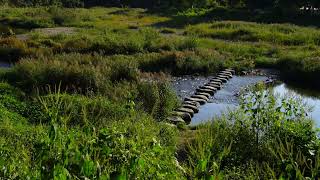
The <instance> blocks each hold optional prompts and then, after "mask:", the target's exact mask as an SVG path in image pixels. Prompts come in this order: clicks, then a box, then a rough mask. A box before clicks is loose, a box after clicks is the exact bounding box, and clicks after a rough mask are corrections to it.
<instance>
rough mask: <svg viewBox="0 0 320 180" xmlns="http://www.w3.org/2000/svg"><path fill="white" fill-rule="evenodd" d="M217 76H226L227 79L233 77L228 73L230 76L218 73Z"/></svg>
mask: <svg viewBox="0 0 320 180" xmlns="http://www.w3.org/2000/svg"><path fill="white" fill-rule="evenodd" d="M218 76H226V77H228V78H229V79H230V78H232V77H233V75H232V74H231V73H230V74H223V73H219V74H218Z"/></svg>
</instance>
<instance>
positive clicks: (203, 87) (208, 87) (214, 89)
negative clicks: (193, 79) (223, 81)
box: [200, 85, 217, 91]
mask: <svg viewBox="0 0 320 180" xmlns="http://www.w3.org/2000/svg"><path fill="white" fill-rule="evenodd" d="M200 88H201V89H210V90H213V91H217V88H215V87H212V86H206V85H204V86H201V87H200Z"/></svg>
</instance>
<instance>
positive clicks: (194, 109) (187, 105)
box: [182, 104, 200, 113]
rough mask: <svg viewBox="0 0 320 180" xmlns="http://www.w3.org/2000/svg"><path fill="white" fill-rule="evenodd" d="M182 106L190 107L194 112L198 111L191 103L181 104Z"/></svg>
mask: <svg viewBox="0 0 320 180" xmlns="http://www.w3.org/2000/svg"><path fill="white" fill-rule="evenodd" d="M199 106H200V105H199ZM182 107H183V108H188V109H192V110H193V112H194V113H198V112H199V107H197V106H194V105H191V104H182Z"/></svg>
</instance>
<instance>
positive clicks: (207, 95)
mask: <svg viewBox="0 0 320 180" xmlns="http://www.w3.org/2000/svg"><path fill="white" fill-rule="evenodd" d="M195 95H202V96H205V97H207V98H210V97H211V95H210V94H209V93H204V92H196V93H195Z"/></svg>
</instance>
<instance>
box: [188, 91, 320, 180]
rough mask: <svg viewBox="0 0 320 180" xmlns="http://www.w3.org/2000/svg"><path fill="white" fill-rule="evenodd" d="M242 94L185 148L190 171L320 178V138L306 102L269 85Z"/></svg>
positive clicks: (209, 175)
mask: <svg viewBox="0 0 320 180" xmlns="http://www.w3.org/2000/svg"><path fill="white" fill-rule="evenodd" d="M243 98H244V99H243V102H242V103H241V107H240V109H239V110H237V111H236V112H233V113H230V114H228V115H227V116H225V117H224V118H222V119H216V120H215V121H213V122H211V123H208V124H207V125H202V126H200V127H198V129H197V132H196V136H195V138H194V139H193V140H191V141H190V144H189V146H187V148H186V153H187V155H188V157H189V159H188V161H186V163H185V165H186V167H188V169H189V170H190V171H189V174H190V176H191V177H193V178H198V179H205V178H223V177H230V175H231V174H232V176H231V177H232V178H248V179H250V178H252V177H257V176H259V177H260V178H262V179H265V178H267V179H269V178H271V179H279V178H284V179H291V178H293V179H301V178H307V177H309V178H316V177H317V176H318V174H317V173H315V172H317V171H318V154H319V142H318V138H317V133H316V131H315V130H314V129H313V126H312V122H311V121H310V120H309V119H307V117H306V116H305V112H306V109H305V106H304V105H303V104H301V103H300V102H298V101H297V100H294V99H290V98H289V99H288V98H277V99H276V98H275V96H273V95H272V94H270V92H268V91H266V90H260V91H256V92H252V93H249V94H246V95H245V96H244V97H243ZM248 147H250V148H248Z"/></svg>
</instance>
